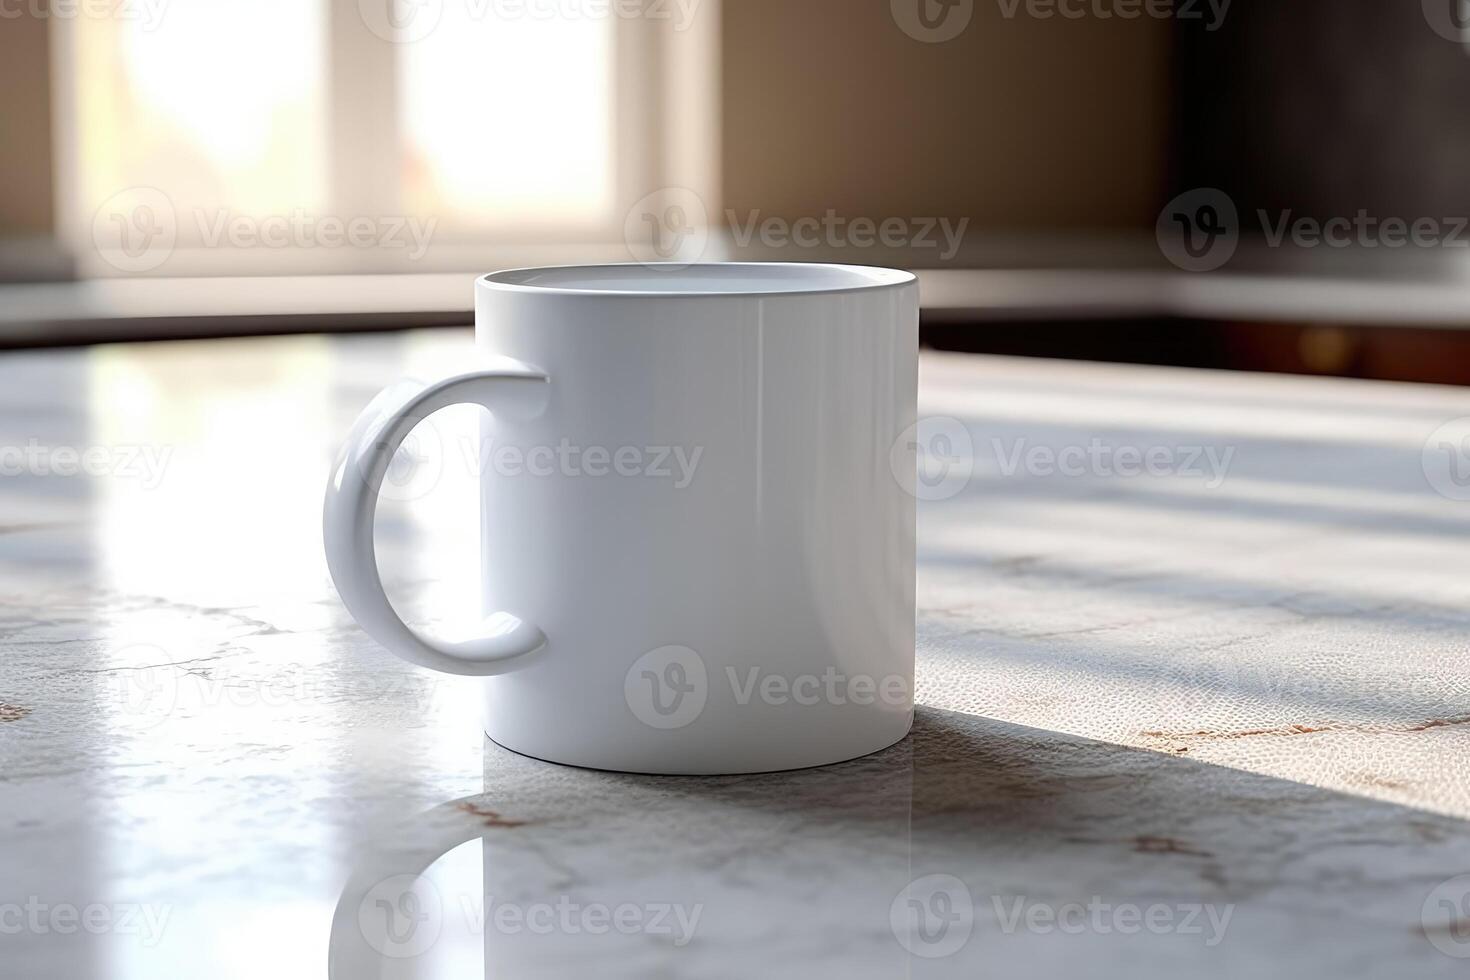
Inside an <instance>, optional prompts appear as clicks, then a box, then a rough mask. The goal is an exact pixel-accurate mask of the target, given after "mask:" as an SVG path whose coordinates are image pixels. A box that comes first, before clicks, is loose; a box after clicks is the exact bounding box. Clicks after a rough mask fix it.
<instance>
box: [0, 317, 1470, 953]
mask: <svg viewBox="0 0 1470 980" xmlns="http://www.w3.org/2000/svg"><path fill="white" fill-rule="evenodd" d="M468 356H470V340H469V337H468V334H467V333H466V332H463V331H442V332H429V333H418V334H404V335H394V336H387V335H379V336H373V337H337V338H332V339H327V338H321V337H296V338H282V339H263V340H248V341H228V342H226V341H214V342H202V343H182V344H158V345H141V346H132V347H107V348H97V349H91V350H74V351H63V352H38V353H24V354H9V355H5V356H4V357H3V358H0V447H3V448H0V471H3V476H0V592H3V595H4V604H3V607H0V645H3V656H0V975H4V976H6V977H12V976H13V977H17V978H25V980H31V978H50V977H56V978H66V980H73V978H88V977H99V978H100V977H106V978H125V977H126V978H131V977H138V978H149V980H152V978H158V977H171V976H179V977H192V976H208V977H211V978H215V980H225V978H234V977H240V978H250V980H258V978H260V977H272V978H280V980H284V978H294V977H321V976H323V975H327V974H328V973H329V971H330V975H332V976H334V977H344V978H351V980H359V978H365V977H374V976H385V977H456V978H458V977H481V976H484V977H490V976H515V977H531V976H548V977H586V976H598V977H619V976H628V977H638V978H656V977H749V976H762V977H787V976H790V977H823V976H836V977H842V978H857V977H869V976H872V977H905V976H914V977H930V976H934V977H949V976H955V977H967V978H970V977H977V976H1013V975H1019V976H1042V977H1047V976H1057V977H1070V976H1077V977H1115V976H1116V977H1129V978H1143V977H1169V978H1173V977H1179V976H1189V977H1236V976H1250V977H1290V978H1292V980H1303V978H1314V977H1364V978H1372V980H1379V978H1383V977H1395V978H1406V977H1454V976H1463V975H1464V973H1465V971H1466V969H1467V968H1470V959H1467V957H1470V877H1462V876H1465V875H1470V823H1467V820H1470V751H1467V750H1470V737H1467V733H1470V663H1467V650H1470V611H1467V610H1470V548H1467V547H1466V544H1467V541H1470V503H1467V502H1466V501H1465V500H1462V499H1459V498H1461V497H1467V498H1470V452H1467V451H1466V450H1467V449H1470V442H1465V441H1463V436H1464V435H1465V433H1466V431H1470V429H1467V430H1463V431H1462V430H1461V429H1459V428H1457V427H1456V426H1454V425H1451V426H1450V427H1449V428H1442V426H1444V425H1445V423H1449V422H1451V421H1452V420H1455V419H1461V418H1465V417H1467V416H1470V393H1466V392H1463V391H1459V390H1456V389H1448V388H1431V387H1413V386H1392V385H1387V384H1377V383H1358V382H1347V381H1328V380H1319V379H1303V378H1283V377H1257V376H1248V375H1227V374H1212V373H1206V372H1192V371H1174V370H1162V369H1152V368H1136V367H1116V366H1099V365H1081V364H1069V363H1059V362H1040V361H1026V360H1011V359H996V358H970V357H963V356H950V355H926V356H925V359H924V362H923V367H922V387H921V414H923V415H924V416H926V417H928V418H929V419H930V421H928V422H926V424H925V425H926V428H925V429H924V430H923V434H924V436H925V438H926V440H927V443H928V446H929V448H930V449H931V450H933V455H932V456H931V457H930V458H929V461H928V465H927V467H926V475H927V477H928V480H927V482H926V483H924V484H922V486H923V487H924V490H923V493H924V495H925V496H926V497H932V498H934V499H928V500H925V501H924V502H922V503H921V506H920V512H919V513H920V518H919V550H920V553H919V649H918V688H917V691H918V700H919V702H920V704H921V707H920V709H919V713H918V720H917V723H916V726H915V730H914V733H913V735H912V736H911V737H910V738H909V739H908V740H906V741H905V742H903V743H901V744H899V745H898V746H896V747H894V748H892V749H890V750H888V751H886V752H883V753H880V754H878V755H875V756H871V757H868V758H866V759H862V760H858V761H856V762H852V763H849V764H846V765H841V766H834V767H831V768H827V769H820V770H811V771H806V772H797V773H786V774H775V775H762V776H741V777H730V778H720V779H703V778H654V777H639V776H626V775H617V774H609V773H598V772H589V771H583V770H574V769H566V768H559V767H556V766H552V765H548V764H545V763H540V762H536V761H532V760H529V759H525V758H521V757H518V756H515V755H513V754H511V753H509V752H507V751H505V750H502V749H500V748H498V747H497V746H495V745H493V744H491V743H488V742H487V741H486V740H485V739H484V737H483V736H482V735H480V734H479V729H478V727H477V718H476V708H475V698H474V690H473V686H472V685H473V683H474V682H472V681H469V680H466V679H463V678H452V677H440V676H436V675H433V674H430V673H428V672H425V671H421V670H417V669H414V668H410V667H407V666H405V665H403V664H401V663H399V662H398V661H396V660H394V659H393V658H392V657H390V656H389V655H387V654H386V653H384V652H383V651H381V650H379V649H377V648H376V647H375V646H374V645H373V644H372V643H370V642H369V641H368V640H367V639H366V638H365V637H364V636H363V635H362V633H361V632H360V631H359V630H358V629H357V628H355V627H354V626H353V624H352V623H351V621H350V620H349V619H348V618H347V616H346V614H345V613H344V612H343V610H342V609H341V607H340V605H339V604H338V602H337V600H336V597H335V595H334V593H333V591H332V588H331V585H330V582H329V581H328V578H327V574H326V569H325V564H324V561H323V559H322V555H321V544H320V531H319V526H318V520H319V513H320V505H321V491H322V483H323V480H324V479H325V476H326V470H327V465H328V462H329V459H330V453H331V451H332V449H333V448H334V446H335V442H336V440H337V439H339V438H341V436H342V435H343V434H344V433H345V432H346V430H347V427H348V425H349V423H350V422H351V419H352V418H353V416H354V415H355V414H356V413H357V411H358V410H359V409H360V408H361V407H362V406H363V405H364V404H365V403H366V402H367V400H368V399H369V398H370V397H371V395H372V394H373V393H374V392H375V391H376V390H377V389H378V388H379V387H381V386H382V385H384V384H386V383H388V382H389V381H391V380H393V379H394V378H395V377H398V376H400V375H405V374H409V375H417V376H428V375H431V374H434V373H437V372H439V371H441V370H445V369H446V368H453V367H460V366H462V365H463V364H464V363H465V359H466V358H467V357H468ZM456 411H462V412H466V413H469V414H455V413H454V412H451V413H446V414H444V415H442V416H439V417H436V419H435V421H434V424H433V425H432V427H431V428H429V429H427V430H424V429H421V430H420V433H419V434H418V436H417V440H416V444H415V451H416V452H417V454H418V456H419V457H420V459H419V465H418V466H416V467H412V468H410V469H408V470H407V471H406V475H405V476H404V479H403V480H402V482H401V483H400V484H399V486H400V488H401V492H400V493H398V494H396V496H398V497H399V498H400V499H396V500H390V501H387V502H385V503H384V505H383V507H382V509H381V510H380V514H379V522H378V537H379V541H380V544H379V548H380V555H381V560H382V567H383V570H384V577H385V580H386V581H387V582H388V583H389V586H390V591H392V592H393V594H394V595H395V597H396V599H397V600H398V601H400V603H401V604H402V608H403V609H404V610H405V611H406V612H407V613H409V614H410V615H411V616H412V618H415V619H417V620H419V621H422V622H424V623H426V624H429V627H430V628H433V626H435V625H440V624H442V623H443V622H444V621H446V620H450V619H452V618H453V617H454V616H455V615H456V611H458V610H465V609H469V608H471V607H472V606H473V596H474V593H475V578H476V574H477V573H476V563H477V556H476V544H475V535H474V533H472V532H471V530H470V529H472V528H473V527H474V523H473V522H474V521H475V517H474V514H475V507H476V503H475V491H474V476H473V473H474V469H475V466H474V461H473V458H472V454H471V455H468V456H467V455H466V452H467V450H472V449H473V445H474V443H473V435H472V433H473V428H472V426H473V423H474V418H473V414H472V410H456ZM1137 469H1142V470H1143V471H1144V472H1139V473H1135V472H1134V471H1135V470H1137ZM1436 487H1438V488H1439V489H1436Z"/></svg>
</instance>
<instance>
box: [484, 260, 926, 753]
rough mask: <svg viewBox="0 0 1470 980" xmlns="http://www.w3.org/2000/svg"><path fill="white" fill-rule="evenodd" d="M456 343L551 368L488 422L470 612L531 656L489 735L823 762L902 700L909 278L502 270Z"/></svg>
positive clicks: (912, 349)
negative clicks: (505, 631) (510, 620)
mask: <svg viewBox="0 0 1470 980" xmlns="http://www.w3.org/2000/svg"><path fill="white" fill-rule="evenodd" d="M475 318H476V342H477V344H478V346H479V347H480V349H481V350H482V351H483V352H485V353H486V354H488V355H498V356H508V357H510V358H514V359H515V360H517V361H520V362H523V363H524V364H526V365H530V366H532V367H534V368H538V369H540V370H542V371H544V372H545V373H546V374H547V375H548V376H549V378H550V382H549V384H548V385H547V389H546V392H545V397H544V400H543V403H542V404H540V405H539V406H538V410H537V411H536V412H534V413H523V414H521V415H517V414H516V413H502V414H499V415H495V416H488V415H487V416H486V420H485V422H484V430H483V433H482V454H483V455H482V459H481V466H482V470H483V476H482V483H483V485H482V490H481V494H482V507H481V514H482V520H481V534H482V549H483V555H484V576H483V581H484V602H485V610H486V611H487V612H489V611H492V610H496V609H509V610H513V611H514V612H515V613H516V614H517V615H518V616H523V617H525V618H526V619H527V620H529V621H531V622H534V623H535V624H537V625H538V626H539V627H540V628H541V630H542V631H543V632H544V633H545V636H546V645H545V647H544V648H543V649H542V650H540V651H539V652H538V653H536V654H534V655H533V656H531V657H530V658H528V660H527V661H526V663H524V664H523V665H521V666H519V667H517V669H515V670H512V671H508V672H506V673H504V674H500V675H498V676H493V677H486V678H483V679H481V680H480V681H479V682H480V683H482V684H483V685H484V707H485V729H486V733H487V734H488V735H489V736H490V737H491V738H492V739H494V740H495V741H496V742H498V743H500V744H501V745H503V746H505V747H507V748H509V749H512V750H514V751H516V752H520V753H523V754H525V755H530V756H534V757H537V758H541V759H546V760H549V761H553V762H559V763H566V764H571V765H578V766H588V767H593V768H598V769H611V770H620V771H628V772H647V773H705V774H709V773H739V772H761V771H769V770H778V769H793V768H800V767H805V766H815V765H822V764H826V763H832V762H837V761H841V760H845V759H850V758H854V757H857V756H860V755H864V754H867V753H869V752H874V751H877V750H878V749H881V748H884V747H885V746H888V745H891V744H892V743H894V742H896V741H898V740H899V739H901V738H903V736H904V735H905V734H906V733H907V731H908V729H909V726H910V724H911V721H912V717H913V665H914V499H913V497H912V496H911V495H910V494H909V493H908V492H907V491H906V490H905V488H904V484H903V483H902V482H901V479H900V477H901V475H902V474H903V473H904V472H907V473H909V474H911V473H912V471H913V467H914V448H913V446H912V444H911V443H910V442H909V438H910V436H911V435H912V426H914V424H915V423H916V418H917V408H916V401H917V351H918V287H917V284H916V283H915V281H914V278H913V276H912V275H910V274H908V273H903V272H895V271H892V270H884V269H870V268H865V267H859V266H829V265H804V264H738V263H737V264H725V265H709V266H700V265H695V266H688V267H683V268H680V267H667V268H666V267H658V266H653V267H648V266H641V265H628V266H599V267H586V268H563V269H540V270H524V271H516V272H508V273H497V274H495V275H492V276H486V277H482V278H480V279H479V280H478V281H477V283H476V304H475Z"/></svg>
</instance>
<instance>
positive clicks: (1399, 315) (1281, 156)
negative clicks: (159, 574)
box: [0, 0, 1470, 383]
mask: <svg viewBox="0 0 1470 980" xmlns="http://www.w3.org/2000/svg"><path fill="white" fill-rule="evenodd" d="M0 20H3V28H0V79H3V81H4V82H5V84H6V87H7V91H9V92H10V93H12V94H11V97H10V98H8V99H6V100H5V104H4V107H3V109H0V120H3V128H0V170H3V173H4V174H5V175H6V180H5V181H3V182H0V345H3V346H6V347H25V346H43V345H58V344H76V343H86V342H92V341H97V340H118V339H133V338H160V337H198V336H215V335H241V334H257V333H284V332H296V331H308V330H312V331H315V330H349V329H385V328H399V327H411V326H437V325H463V324H466V323H469V322H470V320H471V309H470V306H471V289H470V281H471V277H472V276H473V275H474V274H477V273H483V272H487V271H491V270H494V269H500V268H507V267H514V266H524V265H540V264H551V263H561V262H588V261H657V260H662V259H671V258H672V259H679V260H681V261H692V260H695V259H704V260H710V261H713V260H722V259H740V258H745V259H783V260H795V261H821V260H841V261H852V262H860V263H866V264H877V265H897V266H901V267H906V268H911V269H915V270H916V271H918V272H919V273H920V277H921V286H922V291H923V297H924V331H923V332H924V341H925V342H926V343H927V344H930V345H932V346H935V347H941V348H947V349H955V350H970V351H986V352H995V353H1008V354H1026V355H1038V356H1055V357H1074V358H1083V359H1092V360H1105V361H1136V362H1144V363H1164V364H1180V365H1194V366H1211V367H1225V368H1238V369H1249V370H1267V371H1281V372H1296V373H1315V374H1332V375H1348V376H1360V377H1374V378H1390V379H1405V380H1421V381H1436V382H1446V383H1466V382H1470V356H1466V355H1467V353H1470V348H1467V345H1466V341H1465V337H1466V334H1465V333H1464V332H1463V330H1462V328H1463V327H1465V326H1466V325H1467V324H1470V229H1467V227H1466V225H1467V216H1470V182H1467V180H1466V178H1465V174H1466V173H1467V172H1470V122H1467V121H1466V117H1465V115H1464V112H1463V109H1462V97H1463V93H1464V92H1466V91H1467V90H1470V46H1467V42H1470V30H1467V27H1470V9H1466V7H1465V4H1464V0H1422V2H1413V0H1399V2H1396V3H1390V2H1388V0H1333V2H1330V3H1329V2H1328V0H1294V2H1292V3H1291V4H1287V5H1283V4H1280V3H1267V2H1263V0H800V2H791V0H250V2H245V0H3V2H0Z"/></svg>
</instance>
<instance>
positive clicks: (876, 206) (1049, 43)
mask: <svg viewBox="0 0 1470 980" xmlns="http://www.w3.org/2000/svg"><path fill="white" fill-rule="evenodd" d="M1018 10H1019V12H1018V14H1017V16H1016V17H1015V18H1013V19H1006V18H1004V17H1003V16H1002V15H1001V6H1000V2H999V0H975V7H974V17H973V20H972V21H971V22H970V24H969V26H968V28H967V29H966V30H965V31H964V33H963V34H961V35H960V36H959V37H958V38H956V39H954V40H952V41H948V42H945V43H941V44H926V43H921V42H919V41H916V40H913V39H912V38H910V37H909V36H907V35H906V34H905V33H903V31H902V30H900V29H899V27H898V26H897V24H896V22H895V20H894V17H893V15H892V12H891V11H890V7H889V0H727V2H726V3H725V4H724V36H723V51H722V57H723V70H724V88H723V92H724V94H723V100H722V112H723V116H724V132H723V141H724V142H723V150H722V159H721V162H722V169H723V197H724V204H725V206H726V207H727V208H730V209H734V210H735V211H737V212H745V211H748V210H749V209H753V208H759V209H761V210H762V211H763V212H764V213H767V214H774V215H780V216H784V217H799V216H801V215H806V214H816V215H820V214H822V213H824V212H825V211H826V209H828V208H833V209H835V210H836V211H837V212H838V213H839V214H843V215H846V216H850V217H856V216H870V217H874V218H880V217H885V216H898V217H905V216H908V217H915V216H924V217H928V216H935V217H938V216H954V217H962V216H969V217H970V218H971V219H972V221H973V225H972V229H971V230H972V232H984V231H998V230H1008V229H1025V230H1029V231H1051V230H1073V229H1109V228H1144V227H1150V228H1151V227H1152V226H1153V222H1154V218H1155V216H1156V214H1157V211H1158V208H1159V207H1160V206H1161V204H1162V203H1163V201H1162V197H1161V194H1162V191H1163V181H1164V166H1165V153H1166V144H1167V120H1168V103H1167V97H1168V78H1167V72H1168V45H1169V27H1168V24H1167V22H1164V21H1158V20H1133V21H1124V20H1116V19H1115V20H1097V19H1092V18H1089V19H1083V20H1062V19H1060V18H1057V17H1053V18H1051V19H1048V20H1038V19H1034V18H1028V17H1026V16H1025V14H1024V10H1025V6H1024V0H1023V3H1022V6H1020V7H1019V8H1018Z"/></svg>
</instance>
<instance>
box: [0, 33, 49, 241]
mask: <svg viewBox="0 0 1470 980" xmlns="http://www.w3.org/2000/svg"><path fill="white" fill-rule="evenodd" d="M0 24H3V25H4V26H3V28H0V92H4V93H5V109H4V111H3V112H0V174H3V175H4V180H3V181H0V236H6V235H47V234H50V233H51V230H52V222H53V216H52V183H51V180H52V175H51V101H50V99H49V97H48V95H47V87H48V83H49V78H50V76H49V71H48V66H49V54H48V49H47V30H46V28H47V21H46V19H45V18H43V17H11V18H6V19H5V20H3V21H0Z"/></svg>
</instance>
